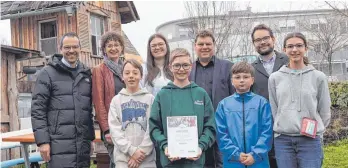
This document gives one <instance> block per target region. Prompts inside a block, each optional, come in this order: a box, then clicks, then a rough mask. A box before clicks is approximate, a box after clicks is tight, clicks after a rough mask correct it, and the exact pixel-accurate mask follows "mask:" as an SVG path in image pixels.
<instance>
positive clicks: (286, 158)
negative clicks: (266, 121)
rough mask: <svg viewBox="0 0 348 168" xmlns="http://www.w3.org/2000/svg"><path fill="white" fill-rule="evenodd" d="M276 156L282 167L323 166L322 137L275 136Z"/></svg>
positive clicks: (319, 167)
mask: <svg viewBox="0 0 348 168" xmlns="http://www.w3.org/2000/svg"><path fill="white" fill-rule="evenodd" d="M274 147H275V156H276V159H277V164H278V167H280V168H321V166H322V163H323V149H322V144H321V139H320V137H319V136H317V137H316V138H315V139H313V138H309V137H305V136H287V135H280V136H278V137H276V138H274Z"/></svg>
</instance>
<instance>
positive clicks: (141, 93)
mask: <svg viewBox="0 0 348 168" xmlns="http://www.w3.org/2000/svg"><path fill="white" fill-rule="evenodd" d="M119 94H121V95H124V96H139V95H145V94H150V93H149V92H148V91H147V90H146V89H145V88H141V89H140V90H138V91H137V92H135V93H129V92H128V90H127V89H126V88H123V89H122V90H121V91H120V92H119Z"/></svg>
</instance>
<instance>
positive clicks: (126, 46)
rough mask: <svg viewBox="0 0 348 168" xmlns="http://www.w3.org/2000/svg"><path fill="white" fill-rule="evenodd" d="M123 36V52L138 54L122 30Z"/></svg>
mask: <svg viewBox="0 0 348 168" xmlns="http://www.w3.org/2000/svg"><path fill="white" fill-rule="evenodd" d="M122 34H123V38H124V43H125V44H124V52H125V53H128V54H133V55H139V53H138V51H137V49H136V48H135V47H134V45H133V44H132V42H131V41H130V40H129V38H128V36H127V35H126V33H125V32H124V31H122Z"/></svg>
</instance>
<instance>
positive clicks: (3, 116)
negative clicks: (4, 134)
mask: <svg viewBox="0 0 348 168" xmlns="http://www.w3.org/2000/svg"><path fill="white" fill-rule="evenodd" d="M9 122H10V116H9V115H7V114H2V113H1V124H4V123H9Z"/></svg>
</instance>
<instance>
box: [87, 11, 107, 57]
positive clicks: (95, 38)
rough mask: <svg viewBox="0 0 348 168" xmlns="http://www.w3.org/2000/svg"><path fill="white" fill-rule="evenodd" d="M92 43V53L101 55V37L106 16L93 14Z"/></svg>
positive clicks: (91, 18) (91, 19)
mask: <svg viewBox="0 0 348 168" xmlns="http://www.w3.org/2000/svg"><path fill="white" fill-rule="evenodd" d="M90 23H91V44H92V55H97V56H101V55H102V52H101V51H100V47H101V46H100V38H101V36H102V35H103V33H104V18H103V17H101V16H97V15H91V17H90Z"/></svg>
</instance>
